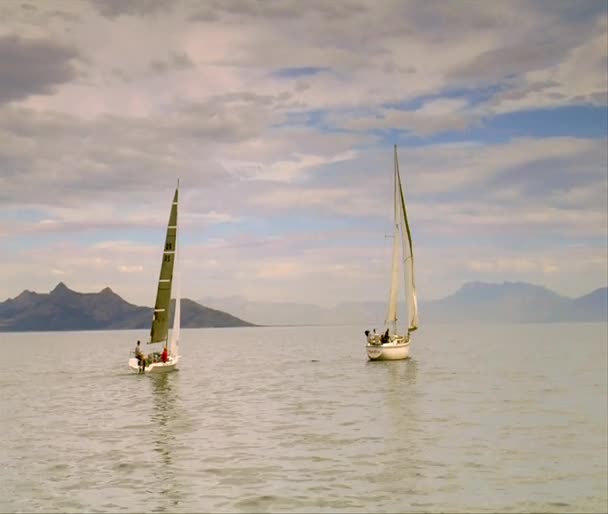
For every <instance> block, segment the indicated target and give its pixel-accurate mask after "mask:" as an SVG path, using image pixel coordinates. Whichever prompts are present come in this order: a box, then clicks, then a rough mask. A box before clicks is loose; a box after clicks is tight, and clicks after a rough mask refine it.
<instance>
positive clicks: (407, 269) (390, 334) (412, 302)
mask: <svg viewBox="0 0 608 514" xmlns="http://www.w3.org/2000/svg"><path fill="white" fill-rule="evenodd" d="M393 200H394V207H393V208H394V232H393V264H392V272H391V288H390V292H389V300H388V313H387V316H386V322H385V325H384V326H385V328H386V330H385V331H384V332H383V333H382V334H376V333H375V329H374V333H370V332H369V331H366V337H367V346H366V349H367V356H368V358H369V359H370V360H400V359H407V358H408V357H409V353H410V342H411V333H412V332H414V331H415V330H416V329H417V328H418V302H417V300H416V286H415V284H414V251H413V246H412V234H411V231H410V225H409V223H408V220H407V210H406V208H405V196H404V195H403V188H402V185H401V176H400V175H399V160H398V158H397V145H395V154H394V195H393ZM400 254H401V255H400ZM400 268H402V269H403V276H402V277H401V276H400V273H399V271H400ZM402 279H403V285H404V292H405V310H406V319H407V329H406V328H405V327H403V328H402V330H401V331H400V330H399V328H398V326H397V321H398V316H397V311H398V309H397V307H398V301H397V299H398V293H399V284H400V282H401V280H402Z"/></svg>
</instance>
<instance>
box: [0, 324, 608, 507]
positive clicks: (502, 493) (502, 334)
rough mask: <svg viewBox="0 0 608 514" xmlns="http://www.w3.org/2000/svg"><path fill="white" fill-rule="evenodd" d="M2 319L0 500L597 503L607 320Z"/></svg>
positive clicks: (54, 503) (603, 502)
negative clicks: (395, 333) (94, 325)
mask: <svg viewBox="0 0 608 514" xmlns="http://www.w3.org/2000/svg"><path fill="white" fill-rule="evenodd" d="M365 328H371V327H305V328H302V327H289V328H243V329H207V330H184V331H183V334H182V346H181V350H182V352H181V353H182V355H183V359H182V362H181V369H180V371H179V372H176V373H172V374H170V375H166V376H161V377H150V376H138V375H131V374H129V373H128V371H127V366H126V361H127V358H128V352H129V350H131V349H132V347H133V346H134V343H135V341H136V339H138V338H141V339H145V336H146V333H145V331H118V332H73V333H24V334H0V343H1V344H0V348H1V349H2V352H3V361H4V366H3V369H2V373H1V375H0V384H1V386H2V400H1V403H0V406H1V416H0V433H1V434H2V443H1V445H0V466H1V467H0V470H1V471H0V511H2V512H104V511H105V512H108V511H109V512H123V511H126V512H192V511H195V512H404V511H406V512H417V511H421V512H438V511H444V512H445V511H448V512H508V511H512V512H541V511H542V512H605V511H606V510H607V509H608V505H607V502H608V492H607V458H608V457H607V406H606V396H607V333H606V326H605V325H601V324H589V325H584V324H579V325H504V326H481V325H469V326H439V325H437V326H431V327H425V328H424V329H423V330H422V331H420V332H419V333H416V337H415V341H414V343H413V347H412V356H413V358H412V359H410V360H408V361H396V362H367V360H366V357H365V352H364V346H363V345H364V343H363V341H364V336H363V330H364V329H365Z"/></svg>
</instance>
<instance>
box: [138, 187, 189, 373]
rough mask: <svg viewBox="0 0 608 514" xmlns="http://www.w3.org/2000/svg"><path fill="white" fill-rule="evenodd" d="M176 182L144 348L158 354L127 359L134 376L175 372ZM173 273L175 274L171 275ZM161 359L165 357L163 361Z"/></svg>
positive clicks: (178, 318)
mask: <svg viewBox="0 0 608 514" xmlns="http://www.w3.org/2000/svg"><path fill="white" fill-rule="evenodd" d="M178 193H179V180H178V182H177V187H176V189H175V194H174V195H173V202H172V204H171V214H170V215H169V223H168V224H167V235H166V237H165V248H164V250H163V260H162V263H161V267H160V276H159V279H158V289H157V291H156V301H155V302H154V313H153V316H152V326H151V328H150V341H149V342H148V344H162V350H160V351H158V350H159V348H158V347H157V350H156V351H153V352H151V353H149V354H148V355H147V356H143V355H142V357H143V358H137V357H132V358H130V359H129V368H130V369H131V371H134V372H136V373H165V372H167V371H173V370H174V369H176V368H177V363H178V362H179V334H180V328H181V327H180V325H181V323H180V321H181V302H180V300H181V298H180V290H179V289H180V283H179V282H180V281H179V269H178V267H179V266H178V265H177V264H176V261H177V260H178V245H177V210H178ZM174 271H175V272H174ZM174 282H175V291H174V297H175V309H174V315H173V329H172V330H171V338H169V316H170V311H171V286H172V285H173V283H174ZM163 355H164V356H165V357H164V358H163Z"/></svg>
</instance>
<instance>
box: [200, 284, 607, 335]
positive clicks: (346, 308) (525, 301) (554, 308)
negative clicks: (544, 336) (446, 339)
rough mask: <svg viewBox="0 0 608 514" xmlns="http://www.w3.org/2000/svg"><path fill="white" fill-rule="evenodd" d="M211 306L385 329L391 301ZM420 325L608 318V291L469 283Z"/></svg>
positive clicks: (256, 316)
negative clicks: (568, 292)
mask: <svg viewBox="0 0 608 514" xmlns="http://www.w3.org/2000/svg"><path fill="white" fill-rule="evenodd" d="M201 302H202V303H205V304H206V305H210V306H213V307H214V308H217V309H222V310H227V311H230V312H232V313H234V314H235V315H236V316H239V317H244V318H246V319H249V320H251V321H252V322H253V323H257V324H263V325H297V324H303V325H306V324H310V325H318V324H319V325H324V324H332V325H335V324H338V325H339V324H351V323H363V324H370V326H372V325H375V326H379V325H381V324H382V322H383V320H384V319H385V317H386V309H387V305H386V302H381V301H375V302H343V303H339V304H338V305H335V306H334V307H327V308H323V307H319V306H316V305H311V304H299V303H278V302H276V303H274V302H248V301H247V300H246V299H244V298H242V297H238V296H232V297H226V298H211V297H207V298H204V299H203V300H201ZM419 311H420V323H421V324H422V325H424V324H425V323H448V322H449V323H458V322H467V321H480V322H488V323H490V322H502V323H535V322H537V323H541V322H543V323H556V322H584V321H593V322H598V321H607V320H608V313H607V312H608V288H606V287H602V288H598V289H596V290H594V291H592V292H591V293H589V294H586V295H584V296H581V297H579V298H568V297H564V296H560V295H558V294H557V293H555V292H553V291H551V290H550V289H547V288H545V287H542V286H537V285H534V284H528V283H525V282H504V283H502V284H496V283H485V282H468V283H466V284H464V285H463V286H462V287H461V288H460V289H459V290H458V291H456V292H454V293H453V294H451V295H449V296H447V297H445V298H442V299H440V300H433V301H428V302H421V303H420V305H419Z"/></svg>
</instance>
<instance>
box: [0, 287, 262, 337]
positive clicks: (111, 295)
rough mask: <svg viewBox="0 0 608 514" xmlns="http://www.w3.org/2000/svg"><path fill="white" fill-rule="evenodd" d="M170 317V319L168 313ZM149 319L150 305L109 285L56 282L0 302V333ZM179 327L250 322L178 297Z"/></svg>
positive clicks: (139, 323) (144, 324)
mask: <svg viewBox="0 0 608 514" xmlns="http://www.w3.org/2000/svg"><path fill="white" fill-rule="evenodd" d="M174 303H175V302H173V305H174ZM173 305H172V310H173ZM170 319H171V320H173V316H172V315H171V317H170ZM151 320H152V308H151V307H140V306H137V305H133V304H131V303H129V302H127V301H125V300H123V299H122V298H121V297H120V296H119V295H117V294H116V293H115V292H114V291H112V290H111V289H110V288H109V287H106V288H105V289H103V290H101V291H100V292H99V293H78V292H76V291H72V290H71V289H69V288H68V287H67V286H66V285H65V284H64V283H63V282H60V283H59V284H58V285H57V286H56V287H55V289H53V290H52V291H51V292H50V293H48V294H39V293H34V292H32V291H27V290H26V291H23V292H22V293H21V294H20V295H19V296H17V297H15V298H12V299H8V300H6V301H5V302H2V303H0V332H2V331H4V332H26V331H52V330H117V329H135V328H149V327H150V323H151ZM181 326H182V327H184V328H203V327H247V326H253V324H252V323H249V322H247V321H243V320H242V319H239V318H237V317H235V316H232V315H230V314H228V313H226V312H222V311H220V310H216V309H211V308H208V307H204V306H203V305H199V304H198V303H196V302H193V301H192V300H188V299H182V300H181Z"/></svg>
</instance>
